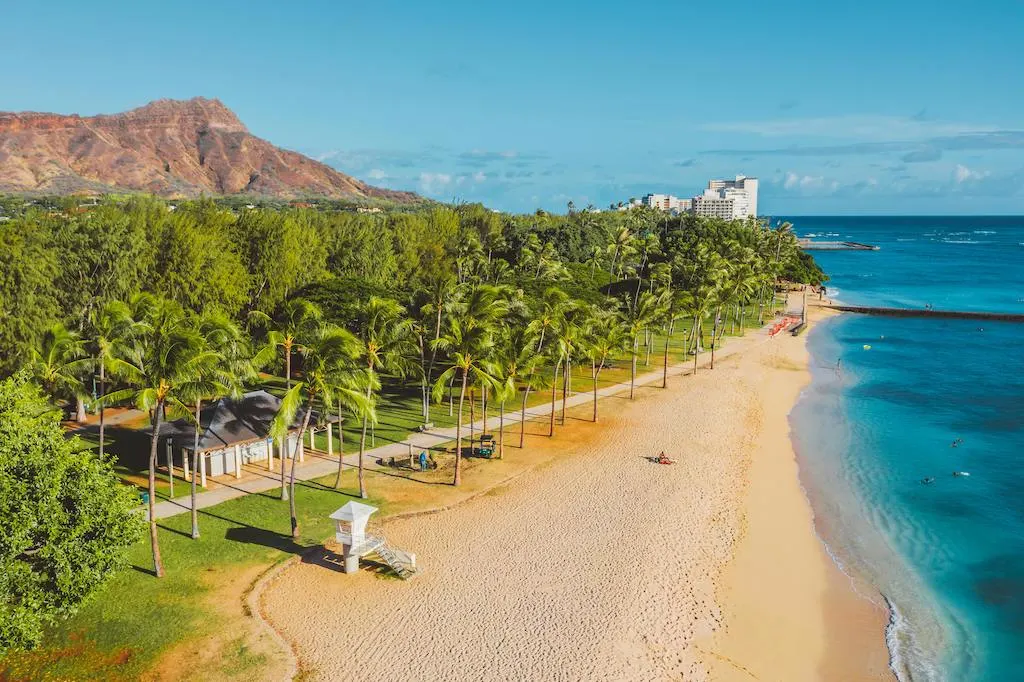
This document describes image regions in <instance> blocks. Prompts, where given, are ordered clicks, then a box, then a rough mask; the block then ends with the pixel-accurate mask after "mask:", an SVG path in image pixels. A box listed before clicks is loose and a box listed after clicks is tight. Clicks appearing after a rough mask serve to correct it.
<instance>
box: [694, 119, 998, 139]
mask: <svg viewBox="0 0 1024 682" xmlns="http://www.w3.org/2000/svg"><path fill="white" fill-rule="evenodd" d="M701 129H702V130H707V131H711V132H719V133H743V134H748V135H760V136H762V137H787V136H791V137H824V138H835V139H857V140H919V139H927V138H932V137H941V136H949V135H966V134H970V133H983V132H994V131H997V130H1000V127H999V126H994V125H990V124H972V123H956V122H943V121H927V120H919V119H915V118H907V117H901V116H877V115H857V114H851V115H845V116H824V117H819V118H790V119H776V120H770V121H734V122H725V123H706V124H704V125H702V126H701Z"/></svg>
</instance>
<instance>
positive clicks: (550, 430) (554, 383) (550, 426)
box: [548, 360, 562, 438]
mask: <svg viewBox="0 0 1024 682" xmlns="http://www.w3.org/2000/svg"><path fill="white" fill-rule="evenodd" d="M561 365H562V361H561V360H559V361H558V362H556V363H555V375H554V376H553V377H552V378H551V412H550V413H549V417H550V421H549V423H548V437H549V438H550V437H551V436H553V435H555V391H556V390H557V387H558V369H559V367H561Z"/></svg>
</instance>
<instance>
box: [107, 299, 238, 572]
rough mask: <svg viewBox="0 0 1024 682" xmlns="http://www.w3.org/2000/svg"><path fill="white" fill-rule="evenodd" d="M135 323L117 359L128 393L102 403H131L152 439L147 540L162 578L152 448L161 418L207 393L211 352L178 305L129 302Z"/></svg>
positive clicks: (155, 301)
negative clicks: (144, 416) (146, 420)
mask: <svg viewBox="0 0 1024 682" xmlns="http://www.w3.org/2000/svg"><path fill="white" fill-rule="evenodd" d="M132 304H133V305H132V308H133V314H134V315H136V320H137V322H138V326H137V333H136V334H135V343H134V344H133V345H132V347H131V348H129V349H127V352H126V354H125V356H124V357H122V358H121V361H122V362H121V370H122V372H123V378H124V381H125V382H126V383H127V384H128V386H129V388H126V389H123V390H120V391H114V392H113V393H111V394H109V395H107V396H105V397H104V400H107V401H111V402H119V401H121V400H127V399H129V398H131V399H134V401H135V405H136V406H137V407H138V408H139V409H140V410H146V411H148V412H149V414H150V417H151V421H152V424H153V435H152V438H151V439H150V449H149V536H150V544H151V546H152V549H153V568H154V572H155V573H156V576H157V577H158V578H159V577H162V576H163V574H164V569H163V562H162V561H161V559H160V545H159V541H158V539H157V528H156V517H155V516H154V508H155V500H156V467H157V457H156V454H157V444H158V443H159V440H160V427H161V426H162V425H163V422H164V414H165V412H167V413H168V414H171V415H173V414H180V415H183V416H185V417H186V418H189V419H191V418H192V415H191V412H190V411H189V409H188V407H187V406H186V405H185V403H184V402H183V399H186V400H187V399H188V398H189V397H191V396H195V395H197V394H200V393H209V392H212V391H213V387H212V383H211V382H210V381H209V378H208V377H209V375H210V367H211V366H212V365H213V364H214V363H215V362H217V360H218V356H217V354H216V353H214V352H212V351H210V350H207V349H205V348H204V344H203V339H202V336H201V335H200V334H199V332H198V330H197V329H196V328H195V326H194V324H193V323H192V320H191V319H190V318H189V317H188V316H187V315H186V314H185V312H184V310H183V309H182V308H181V306H180V305H178V304H177V303H175V302H173V301H169V300H167V299H162V298H152V297H150V296H148V295H141V296H137V297H136V298H135V299H133V301H132Z"/></svg>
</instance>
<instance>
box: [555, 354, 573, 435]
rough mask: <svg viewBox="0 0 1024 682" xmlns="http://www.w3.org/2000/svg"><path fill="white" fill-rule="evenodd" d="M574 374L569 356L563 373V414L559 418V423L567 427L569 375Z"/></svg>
mask: <svg viewBox="0 0 1024 682" xmlns="http://www.w3.org/2000/svg"><path fill="white" fill-rule="evenodd" d="M570 374H572V369H571V366H570V364H569V356H566V358H565V369H564V370H563V371H562V414H561V416H560V417H559V418H558V423H559V424H560V425H562V426H565V395H566V393H568V392H569V375H570Z"/></svg>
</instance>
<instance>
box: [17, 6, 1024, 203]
mask: <svg viewBox="0 0 1024 682" xmlns="http://www.w3.org/2000/svg"><path fill="white" fill-rule="evenodd" d="M11 5H12V6H11V7H7V8H5V9H4V10H3V17H4V18H3V23H4V26H5V31H4V39H3V41H2V42H0V58H2V63H4V64H5V68H4V69H2V70H0V110H16V111H17V110H37V111H56V112H64V113H68V112H78V113H82V114H93V113H101V112H103V113H106V112H115V111H121V110H125V109H128V108H131V107H135V106H139V105H141V104H144V103H145V102H147V101H149V100H152V99H156V98H160V97H172V98H187V97H192V96H195V95H203V96H207V97H218V98H220V99H221V100H222V101H223V102H224V103H225V104H227V105H228V106H229V107H231V108H232V109H234V110H235V112H236V113H237V114H238V115H239V117H240V118H241V119H242V120H243V121H244V122H245V123H246V125H248V127H249V129H250V130H251V131H252V132H253V133H255V134H257V135H260V136H261V137H265V138H267V139H269V140H270V141H272V142H274V143H275V144H278V145H280V146H283V147H288V148H291V149H296V150H299V151H302V152H304V153H307V154H309V155H311V156H314V157H316V158H319V159H322V160H324V161H326V162H327V163H329V164H331V165H333V166H336V167H337V168H339V169H341V170H343V171H345V172H348V173H351V174H353V175H355V176H357V177H360V178H362V179H364V180H367V181H370V182H372V183H374V184H378V185H384V186H389V187H396V188H401V189H411V190H415V191H417V192H420V193H422V194H425V195H427V196H431V197H434V198H438V199H442V200H453V199H457V200H466V201H483V202H485V203H486V204H488V205H490V206H493V207H496V208H501V209H507V210H532V209H534V208H536V207H544V208H547V209H553V210H563V209H564V207H565V204H566V202H567V201H568V200H570V199H572V200H573V201H575V203H576V204H577V205H580V206H583V205H586V204H589V203H592V204H594V205H596V206H606V205H607V204H608V203H609V202H612V201H619V200H625V199H628V198H629V197H630V196H639V195H642V194H643V193H645V192H647V191H663V192H666V191H667V192H671V193H674V194H677V195H682V196H687V195H691V194H694V193H697V192H699V190H700V189H701V188H702V186H703V185H704V183H705V181H706V179H707V178H709V177H713V176H732V175H735V174H736V173H745V174H747V175H756V176H758V177H760V178H761V180H762V190H761V200H760V208H761V211H762V212H763V213H768V214H779V215H794V214H814V213H828V214H857V213H904V214H910V213H1024V153H1022V152H1024V87H1022V85H1021V83H1024V49H1021V48H1020V42H1019V41H1020V35H1021V31H1022V29H1024V3H1020V2H1018V1H1017V0H992V1H990V2H987V3H969V4H968V3H966V2H962V3H953V2H942V3H936V2H934V1H929V2H924V1H919V0H906V1H904V2H902V3H893V2H876V1H875V0H866V1H863V2H860V3H823V2H764V1H762V2H746V1H744V0H733V1H732V2H728V3H722V4H721V5H714V4H711V3H693V2H685V1H683V0H677V1H675V2H644V1H642V0H641V1H634V2H629V3H612V2H602V1H601V0H592V1H591V2H575V1H572V2H558V1H557V0H547V1H546V2H536V1H534V0H523V1H520V2H514V3H488V2H479V1H475V2H462V1H455V2H449V1H443V0H439V1H437V2H433V3H426V2H393V1H388V0H375V1H374V2H360V3H356V2H345V1H339V0H335V1H334V2H312V1H306V2H293V3H283V2H261V1H258V0H250V1H248V2H237V1H231V0H227V1H218V2H202V3H200V2H190V1H182V2H175V3H140V2H109V1H103V0H94V1H93V2H87V3H86V2H68V1H63V0H62V1H60V2H45V3H43V2H40V3H11Z"/></svg>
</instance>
